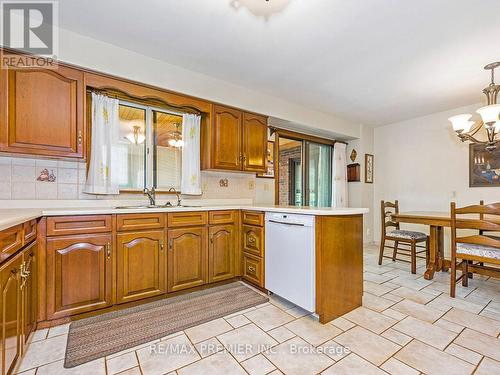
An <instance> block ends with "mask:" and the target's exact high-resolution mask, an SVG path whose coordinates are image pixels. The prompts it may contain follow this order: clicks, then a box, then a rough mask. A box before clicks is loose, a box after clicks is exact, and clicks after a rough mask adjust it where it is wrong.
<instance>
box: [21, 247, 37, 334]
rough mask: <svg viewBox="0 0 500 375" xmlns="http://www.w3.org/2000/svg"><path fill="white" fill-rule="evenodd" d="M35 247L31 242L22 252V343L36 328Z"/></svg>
mask: <svg viewBox="0 0 500 375" xmlns="http://www.w3.org/2000/svg"><path fill="white" fill-rule="evenodd" d="M37 246H38V245H37V243H36V242H33V243H32V244H31V245H29V246H28V247H27V248H26V249H25V250H23V265H24V266H23V269H24V272H23V273H24V277H22V280H21V289H22V299H23V308H22V328H23V343H26V342H27V341H28V338H29V336H30V334H31V332H33V331H34V330H35V328H36V319H37V305H38V282H37V280H38V279H37V277H38V275H37V270H38V264H37Z"/></svg>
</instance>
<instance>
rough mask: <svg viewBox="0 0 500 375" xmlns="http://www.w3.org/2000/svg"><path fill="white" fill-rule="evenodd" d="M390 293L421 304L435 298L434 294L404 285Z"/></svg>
mask: <svg viewBox="0 0 500 375" xmlns="http://www.w3.org/2000/svg"><path fill="white" fill-rule="evenodd" d="M391 293H392V294H395V295H397V296H399V297H402V298H405V299H409V300H412V301H413V302H417V303H421V304H422V305H425V304H426V303H427V302H430V301H432V300H433V299H434V298H436V296H435V295H433V294H429V293H426V292H425V291H421V290H415V289H411V288H407V287H404V286H402V287H401V288H398V289H395V290H393V291H392V292H391Z"/></svg>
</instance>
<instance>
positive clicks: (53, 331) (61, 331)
mask: <svg viewBox="0 0 500 375" xmlns="http://www.w3.org/2000/svg"><path fill="white" fill-rule="evenodd" d="M69 326H70V323H67V324H61V325H59V326H55V327H52V328H50V329H49V334H48V335H47V337H55V336H59V335H66V334H67V333H68V332H69Z"/></svg>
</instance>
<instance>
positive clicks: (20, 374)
mask: <svg viewBox="0 0 500 375" xmlns="http://www.w3.org/2000/svg"><path fill="white" fill-rule="evenodd" d="M14 372H15V370H14ZM35 374H36V368H32V369H31V370H28V371H23V372H18V373H17V375H35Z"/></svg>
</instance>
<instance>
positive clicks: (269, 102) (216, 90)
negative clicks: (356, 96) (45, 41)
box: [58, 29, 359, 138]
mask: <svg viewBox="0 0 500 375" xmlns="http://www.w3.org/2000/svg"><path fill="white" fill-rule="evenodd" d="M58 58H59V60H61V61H65V62H69V63H72V64H75V65H80V66H83V67H87V68H90V69H95V70H98V71H101V72H104V73H108V74H113V75H116V76H119V77H124V78H128V79H132V80H136V81H139V82H144V83H148V84H151V85H155V86H159V87H163V88H166V89H169V90H173V91H178V92H181V93H185V94H189V95H193V96H196V97H200V98H205V99H207V100H212V101H216V102H220V103H224V104H227V105H232V106H235V107H240V108H243V109H246V110H249V111H254V112H258V113H263V114H266V115H269V116H273V117H278V118H280V119H284V120H288V121H292V122H296V123H300V124H304V125H307V126H310V127H313V128H318V129H322V130H326V131H328V132H333V133H337V134H339V135H343V136H345V137H347V138H349V137H354V138H357V137H359V133H358V130H359V128H358V126H355V125H354V124H353V123H351V122H349V121H346V120H343V119H341V118H339V117H337V116H334V115H332V114H327V113H324V112H320V111H317V110H314V109H310V108H307V107H304V106H302V105H300V104H299V103H292V102H288V101H285V100H282V99H280V98H277V97H273V96H270V95H266V94H264V93H262V92H255V91H251V90H248V89H246V88H245V87H241V86H237V85H234V84H231V83H229V82H226V81H222V80H219V79H215V78H212V77H209V76H207V75H204V74H201V73H197V72H194V71H190V70H187V69H184V68H182V67H179V66H175V65H171V64H168V63H166V62H164V61H160V60H157V59H153V58H150V57H147V56H144V55H141V54H138V53H136V52H133V51H130V50H126V49H123V48H120V47H117V46H115V45H112V44H109V43H105V42H102V41H99V40H96V39H92V38H89V37H85V36H82V35H80V34H77V33H74V32H71V31H67V30H64V29H61V30H60V34H59V56H58Z"/></svg>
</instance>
